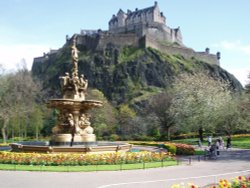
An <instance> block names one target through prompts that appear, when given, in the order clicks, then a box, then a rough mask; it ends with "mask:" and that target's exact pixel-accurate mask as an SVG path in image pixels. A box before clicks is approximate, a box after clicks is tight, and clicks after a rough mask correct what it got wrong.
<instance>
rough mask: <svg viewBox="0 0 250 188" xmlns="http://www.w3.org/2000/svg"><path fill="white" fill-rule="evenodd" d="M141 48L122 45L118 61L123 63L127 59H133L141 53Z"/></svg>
mask: <svg viewBox="0 0 250 188" xmlns="http://www.w3.org/2000/svg"><path fill="white" fill-rule="evenodd" d="M143 53H144V52H143V49H140V48H135V47H129V46H128V47H124V48H122V51H121V53H120V54H119V58H118V61H119V62H121V63H125V62H128V61H132V60H135V59H137V58H139V57H141V56H142V55H143Z"/></svg>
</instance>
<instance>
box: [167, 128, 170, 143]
mask: <svg viewBox="0 0 250 188" xmlns="http://www.w3.org/2000/svg"><path fill="white" fill-rule="evenodd" d="M166 132H167V141H169V140H170V127H166Z"/></svg>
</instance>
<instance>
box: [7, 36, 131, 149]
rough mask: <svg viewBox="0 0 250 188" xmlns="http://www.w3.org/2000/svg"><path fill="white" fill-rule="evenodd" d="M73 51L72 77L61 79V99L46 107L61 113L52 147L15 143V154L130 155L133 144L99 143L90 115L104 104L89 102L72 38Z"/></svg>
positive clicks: (74, 38)
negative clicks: (89, 153) (113, 153)
mask: <svg viewBox="0 0 250 188" xmlns="http://www.w3.org/2000/svg"><path fill="white" fill-rule="evenodd" d="M72 41H73V44H72V47H71V61H72V64H73V68H72V70H71V74H70V73H69V72H66V73H65V75H64V76H60V77H59V79H60V85H61V92H62V98H60V99H51V100H49V101H48V103H47V107H49V108H53V109H57V110H59V116H58V123H57V124H56V125H55V126H54V127H53V129H52V132H53V135H52V138H51V140H50V142H49V143H43V144H39V145H38V144H34V143H12V144H10V146H11V149H12V150H11V151H13V152H40V153H62V152H67V153H68V152H74V153H76V152H78V153H87V152H98V153H99V152H117V151H128V150H129V149H131V147H132V145H131V144H126V143H112V142H105V143H101V142H97V141H96V136H95V134H94V129H93V127H91V123H90V115H89V114H88V111H89V110H91V109H93V108H97V107H101V106H102V105H103V103H102V102H101V101H97V100H86V98H85V96H86V93H87V88H88V80H87V79H86V78H85V77H84V75H83V74H81V75H80V77H79V75H78V49H77V48H76V42H77V37H76V35H74V36H73V40H72Z"/></svg>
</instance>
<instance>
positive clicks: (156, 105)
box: [147, 92, 175, 140]
mask: <svg viewBox="0 0 250 188" xmlns="http://www.w3.org/2000/svg"><path fill="white" fill-rule="evenodd" d="M172 99H173V95H172V94H171V93H167V92H164V93H159V94H157V95H155V96H153V97H152V98H151V100H150V102H149V106H148V109H147V111H148V112H149V113H151V114H154V115H155V116H156V117H157V118H158V120H159V122H160V124H161V130H162V134H166V139H167V140H170V129H171V127H173V126H174V125H175V119H174V118H173V116H172V114H171V112H170V107H171V105H172Z"/></svg>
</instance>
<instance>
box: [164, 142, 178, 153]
mask: <svg viewBox="0 0 250 188" xmlns="http://www.w3.org/2000/svg"><path fill="white" fill-rule="evenodd" d="M163 148H165V149H167V150H168V152H170V153H172V154H176V146H175V145H174V144H171V143H165V144H163Z"/></svg>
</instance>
